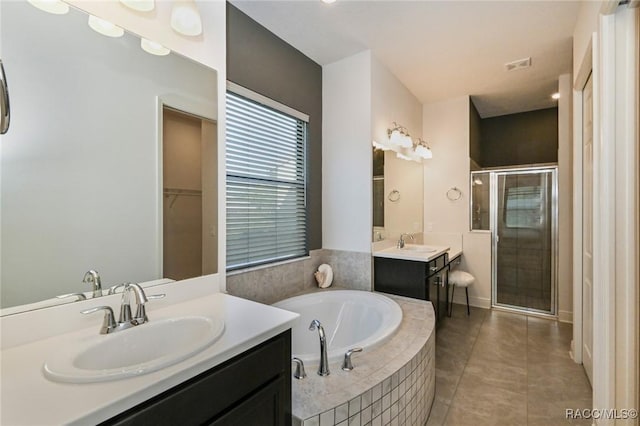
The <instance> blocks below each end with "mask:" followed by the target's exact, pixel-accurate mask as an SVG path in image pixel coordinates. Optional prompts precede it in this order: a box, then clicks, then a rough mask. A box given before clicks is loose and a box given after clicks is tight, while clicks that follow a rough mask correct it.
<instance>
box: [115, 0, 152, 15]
mask: <svg viewBox="0 0 640 426" xmlns="http://www.w3.org/2000/svg"><path fill="white" fill-rule="evenodd" d="M120 3H122V4H123V5H125V6H127V7H128V8H129V9H133V10H136V11H138V12H151V11H152V10H153V9H154V8H155V7H156V4H155V0H120Z"/></svg>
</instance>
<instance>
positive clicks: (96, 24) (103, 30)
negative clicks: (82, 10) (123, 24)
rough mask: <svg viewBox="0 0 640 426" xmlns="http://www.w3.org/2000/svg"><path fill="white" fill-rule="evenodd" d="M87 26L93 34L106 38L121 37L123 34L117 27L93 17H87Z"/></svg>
mask: <svg viewBox="0 0 640 426" xmlns="http://www.w3.org/2000/svg"><path fill="white" fill-rule="evenodd" d="M89 26H90V27H91V29H92V30H94V31H95V32H98V33H100V34H102V35H105V36H107V37H122V35H123V34H124V30H123V29H122V28H120V27H119V26H117V25H115V24H112V23H111V22H109V21H106V20H104V19H100V18H98V17H97V16H93V15H89Z"/></svg>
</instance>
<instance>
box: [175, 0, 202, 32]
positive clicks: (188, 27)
mask: <svg viewBox="0 0 640 426" xmlns="http://www.w3.org/2000/svg"><path fill="white" fill-rule="evenodd" d="M171 28H173V29H174V30H175V31H176V32H177V33H179V34H182V35H186V36H198V35H200V34H202V19H201V18H200V12H198V6H197V5H196V3H195V1H193V0H186V1H185V0H180V1H176V2H174V3H173V7H172V9H171Z"/></svg>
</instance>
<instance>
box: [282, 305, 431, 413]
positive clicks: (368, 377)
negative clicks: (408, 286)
mask: <svg viewBox="0 0 640 426" xmlns="http://www.w3.org/2000/svg"><path fill="white" fill-rule="evenodd" d="M389 297H390V298H392V299H393V300H395V301H396V302H398V304H399V305H400V307H401V308H402V311H403V319H402V323H401V324H400V328H399V329H398V331H397V332H396V334H395V335H394V336H393V337H392V338H391V339H390V340H388V341H387V342H386V343H385V344H384V345H382V346H380V347H378V348H375V349H374V350H372V351H371V352H368V353H366V352H362V353H356V354H354V355H353V359H352V360H353V364H354V366H355V369H354V370H352V371H351V372H346V371H342V370H341V368H340V366H341V361H340V362H335V363H331V364H330V369H331V375H329V376H327V377H320V376H318V375H317V374H316V370H317V365H305V367H306V370H307V378H306V379H302V380H296V379H293V392H292V393H293V425H294V426H295V425H300V426H310V425H313V426H325V425H339V426H353V425H356V426H365V425H387V424H390V425H423V424H425V422H426V421H427V418H428V417H429V413H430V411H431V404H432V402H433V400H434V396H435V328H434V325H435V317H434V312H433V307H432V306H431V303H430V302H424V301H419V300H413V299H408V298H403V297H398V296H389Z"/></svg>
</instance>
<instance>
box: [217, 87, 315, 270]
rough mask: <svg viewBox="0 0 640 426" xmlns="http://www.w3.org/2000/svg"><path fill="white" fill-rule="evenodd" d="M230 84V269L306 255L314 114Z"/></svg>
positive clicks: (228, 193)
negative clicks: (308, 171) (309, 135)
mask: <svg viewBox="0 0 640 426" xmlns="http://www.w3.org/2000/svg"><path fill="white" fill-rule="evenodd" d="M230 87H232V88H233V92H231V91H227V99H226V104H227V124H226V126H227V135H226V151H227V154H226V166H227V270H233V269H240V268H246V267H249V266H255V265H259V264H265V263H271V262H276V261H280V260H285V259H291V258H295V257H300V256H306V255H307V254H308V249H307V209H306V170H305V169H306V167H305V161H306V159H305V151H306V141H307V122H308V117H306V116H304V115H303V114H300V113H298V112H297V111H293V110H290V109H289V108H288V107H286V106H281V105H280V104H277V103H276V102H274V101H272V100H270V99H266V98H263V97H262V96H260V95H257V94H254V93H253V92H250V91H248V90H246V89H244V88H240V87H236V86H235V85H232V84H231V83H230ZM283 110H284V111H285V112H283Z"/></svg>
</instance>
